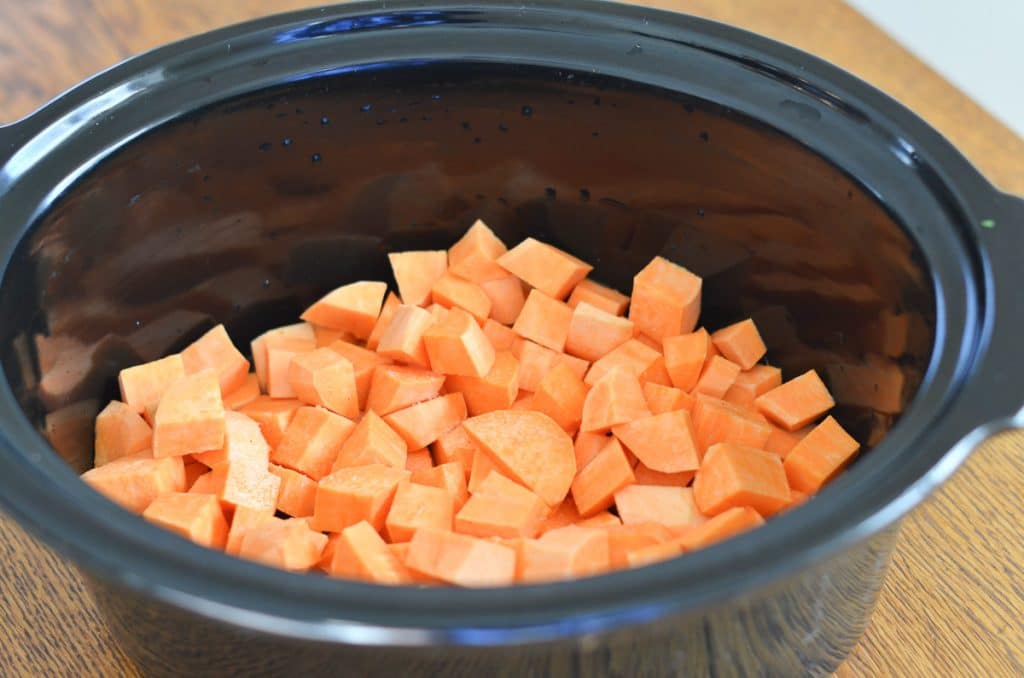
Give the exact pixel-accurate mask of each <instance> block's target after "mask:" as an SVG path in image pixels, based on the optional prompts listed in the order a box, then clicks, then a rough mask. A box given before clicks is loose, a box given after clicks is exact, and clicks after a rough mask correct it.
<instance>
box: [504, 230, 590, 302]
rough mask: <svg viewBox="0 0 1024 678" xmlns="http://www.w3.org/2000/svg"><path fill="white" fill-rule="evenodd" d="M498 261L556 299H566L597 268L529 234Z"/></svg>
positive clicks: (507, 269)
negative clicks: (528, 236)
mask: <svg viewBox="0 0 1024 678" xmlns="http://www.w3.org/2000/svg"><path fill="white" fill-rule="evenodd" d="M498 263H499V264H500V265H501V267H502V268H504V269H505V270H506V271H508V272H509V273H512V274H515V275H516V276H518V277H519V278H520V279H521V280H523V281H524V282H526V283H527V284H528V285H530V286H531V287H535V288H537V289H538V290H540V291H541V292H543V293H544V294H546V295H548V296H549V297H551V298H553V299H565V298H566V297H567V296H568V295H569V292H571V291H572V289H573V288H574V287H575V286H576V284H577V283H579V282H580V281H581V280H583V279H584V278H585V277H586V276H587V274H588V273H590V271H591V270H593V268H594V267H593V266H591V265H590V264H588V263H586V262H584V261H581V260H579V259H577V258H576V257H574V256H572V255H571V254H568V253H566V252H563V251H562V250H560V249H558V248H557V247H553V246H551V245H548V244H547V243H543V242H540V241H539V240H534V239H533V238H527V239H526V240H524V241H522V242H521V243H519V244H518V245H516V246H515V247H513V248H512V249H511V250H509V251H508V252H506V253H505V254H503V255H501V256H500V257H498Z"/></svg>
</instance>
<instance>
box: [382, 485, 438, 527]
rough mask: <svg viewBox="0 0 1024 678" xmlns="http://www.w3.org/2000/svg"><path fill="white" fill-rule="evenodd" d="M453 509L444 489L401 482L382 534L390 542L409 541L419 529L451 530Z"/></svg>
mask: <svg viewBox="0 0 1024 678" xmlns="http://www.w3.org/2000/svg"><path fill="white" fill-rule="evenodd" d="M454 508H455V507H454V500H453V499H452V497H451V495H449V494H448V493H447V492H445V491H444V490H443V489H441V488H439V487H431V486H429V485H418V484H416V483H411V482H409V481H403V482H401V483H399V484H398V489H397V490H396V491H395V497H394V500H393V501H392V502H391V508H390V509H389V510H388V515H387V518H386V519H385V520H384V530H385V532H386V533H387V536H388V540H389V541H392V542H403V541H410V540H411V539H412V536H413V534H414V533H415V532H416V530H418V529H420V528H421V527H434V528H437V529H439V530H450V529H452V515H453V514H454Z"/></svg>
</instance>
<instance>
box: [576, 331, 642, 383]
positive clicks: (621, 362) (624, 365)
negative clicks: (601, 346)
mask: <svg viewBox="0 0 1024 678" xmlns="http://www.w3.org/2000/svg"><path fill="white" fill-rule="evenodd" d="M660 357H661V354H660V353H658V351H656V350H655V349H653V348H651V347H650V346H647V345H646V344H644V343H643V342H642V341H638V340H636V339H630V340H629V341H627V342H626V343H624V344H621V345H619V346H617V347H615V348H614V349H612V350H611V351H609V352H608V353H606V354H605V355H604V357H602V358H600V359H599V360H597V361H596V362H595V363H594V364H593V365H591V366H590V371H589V372H587V377H586V379H584V381H586V382H587V384H588V385H590V386H593V385H594V384H596V383H597V382H598V381H600V380H601V378H602V377H604V375H606V374H608V372H610V371H611V370H613V369H620V370H624V371H626V372H628V373H629V374H632V375H634V376H635V377H636V378H637V379H640V378H642V376H643V375H644V373H645V372H647V370H649V369H650V368H651V366H652V365H654V364H655V363H656V362H657V360H658V358H660Z"/></svg>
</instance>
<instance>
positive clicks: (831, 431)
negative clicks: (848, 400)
mask: <svg viewBox="0 0 1024 678" xmlns="http://www.w3.org/2000/svg"><path fill="white" fill-rule="evenodd" d="M859 449H860V444H859V443H858V442H857V441H856V440H854V439H853V438H852V437H851V436H850V434H849V433H847V432H846V431H845V430H843V427H842V426H840V425H839V422H837V421H836V420H835V419H833V418H832V417H826V418H825V420H824V421H822V422H821V423H820V424H818V425H817V426H815V427H814V428H813V429H811V432H810V433H808V434H807V435H806V436H804V438H803V440H801V441H800V442H798V443H797V444H796V445H795V446H794V447H793V449H791V450H790V451H789V453H788V454H787V455H786V460H785V462H784V464H783V465H784V467H785V470H786V477H787V478H788V479H789V484H790V486H791V487H792V488H793V489H796V490H800V491H801V492H805V493H807V494H813V493H815V492H817V491H818V490H819V489H821V487H822V486H823V485H824V484H825V483H827V482H828V481H829V480H831V479H832V478H833V477H835V475H836V474H837V473H839V471H841V470H842V469H843V468H844V467H845V466H846V464H847V463H849V461H850V460H851V459H852V458H853V456H854V455H855V454H856V453H857V450H859Z"/></svg>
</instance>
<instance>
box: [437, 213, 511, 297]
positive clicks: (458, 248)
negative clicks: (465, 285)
mask: <svg viewBox="0 0 1024 678" xmlns="http://www.w3.org/2000/svg"><path fill="white" fill-rule="evenodd" d="M506 251H508V248H507V247H505V243H503V242H502V241H501V240H500V239H499V238H498V236H496V235H494V231H492V230H491V229H490V228H488V226H487V224H485V223H484V222H483V221H482V220H480V219H477V220H476V222H475V223H474V224H473V225H472V226H470V227H469V230H467V231H466V233H465V234H464V235H463V236H462V237H461V238H460V239H459V241H458V242H457V243H455V244H454V245H452V246H451V248H449V250H448V266H449V269H450V270H451V272H452V273H454V274H455V275H457V276H459V277H460V278H465V279H466V280H470V281H472V282H475V283H482V282H485V281H487V280H495V279H498V278H505V277H508V272H507V271H505V269H503V268H502V267H501V266H499V265H498V264H497V262H496V259H497V258H498V257H500V256H501V255H502V254H504V253H505V252H506Z"/></svg>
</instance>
